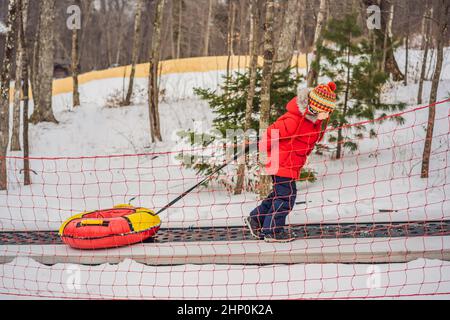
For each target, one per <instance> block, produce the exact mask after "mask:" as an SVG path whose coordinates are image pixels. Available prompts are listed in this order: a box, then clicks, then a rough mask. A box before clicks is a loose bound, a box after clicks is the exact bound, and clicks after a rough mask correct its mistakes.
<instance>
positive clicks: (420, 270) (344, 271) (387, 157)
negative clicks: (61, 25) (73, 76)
mask: <svg viewBox="0 0 450 320" xmlns="http://www.w3.org/2000/svg"><path fill="white" fill-rule="evenodd" d="M397 57H398V58H399V62H400V68H403V64H404V59H403V58H402V57H403V53H402V51H401V50H399V51H398V52H397ZM420 59H421V57H420V52H415V51H411V52H410V66H416V65H417V63H418V61H420ZM445 62H446V63H445V66H444V68H443V70H442V80H441V82H440V86H439V92H438V100H444V99H445V98H448V97H449V95H450V94H449V92H450V50H449V49H447V50H446V54H445ZM412 73H413V72H412ZM221 74H223V73H219V72H209V73H199V74H195V73H189V74H178V75H167V76H164V77H163V78H162V85H163V87H164V88H165V89H166V93H165V96H166V100H165V101H163V102H162V103H161V105H160V112H161V127H162V135H163V140H164V142H163V143H158V144H151V143H150V142H149V141H150V137H149V132H148V126H149V125H148V121H149V120H148V111H147V106H146V102H145V101H144V100H143V99H137V101H136V103H135V105H133V106H130V107H125V108H115V109H109V108H105V107H104V105H105V100H106V98H107V97H108V96H109V95H110V94H111V93H112V92H114V90H116V89H119V90H121V89H122V87H123V79H110V80H102V81H95V82H91V83H88V84H86V85H83V86H81V100H82V106H81V107H80V108H77V109H76V110H71V108H70V107H69V106H70V105H71V96H70V94H64V95H58V96H56V97H54V100H53V102H54V112H55V116H56V118H57V119H58V120H59V121H60V124H58V125H54V124H39V125H37V126H31V127H30V137H31V142H30V144H31V156H32V157H34V158H33V159H32V160H31V167H32V169H33V170H34V171H35V172H36V174H32V181H33V184H32V186H31V187H24V186H23V185H22V183H21V181H22V180H23V177H22V173H21V172H20V170H21V169H22V167H23V165H22V160H21V159H20V156H21V153H10V155H11V156H12V158H10V159H9V163H8V170H9V171H8V174H9V183H10V185H9V190H8V192H0V230H2V231H7V230H36V229H40V230H55V229H58V227H59V226H60V224H61V222H62V221H64V220H65V219H67V218H68V217H70V216H71V215H73V214H74V213H78V212H80V211H84V210H93V209H97V208H105V207H110V206H112V205H115V204H118V203H127V202H128V200H129V199H130V198H132V197H135V196H138V197H137V198H136V200H134V201H133V204H134V205H141V206H146V207H150V208H156V209H157V208H160V207H162V206H163V205H164V204H165V203H167V201H168V200H170V199H172V198H174V197H175V196H177V195H178V194H179V193H180V192H181V191H183V190H185V189H186V188H187V187H189V186H191V185H192V184H194V183H195V182H196V181H198V179H199V177H196V176H195V173H194V172H193V171H191V170H187V169H184V168H182V167H181V166H180V165H179V164H178V163H177V162H176V161H174V160H173V159H172V158H173V157H172V156H173V155H175V154H177V153H178V151H180V144H179V142H178V141H177V139H176V132H177V131H179V130H181V129H187V128H192V127H193V126H194V122H195V121H202V123H203V125H204V128H205V129H208V128H209V127H210V125H211V120H212V119H213V114H212V113H211V111H210V110H209V108H208V106H207V105H206V103H205V102H202V101H200V100H198V99H197V98H196V97H195V96H194V95H193V91H192V88H193V87H195V86H201V87H204V88H206V87H211V88H216V87H217V85H218V83H219V81H220V75H221ZM410 78H411V79H410V81H409V85H408V86H402V85H398V86H396V87H392V88H391V89H389V91H388V92H387V96H388V99H389V100H391V101H401V102H405V103H407V104H408V108H407V110H409V112H407V113H406V114H405V115H404V117H405V119H406V123H405V124H404V125H397V124H396V123H395V122H389V121H388V122H383V123H375V124H373V125H371V126H372V127H373V128H374V129H375V131H377V132H378V138H375V139H373V140H369V139H367V138H365V139H363V140H361V141H359V144H360V149H359V150H358V151H356V153H354V154H350V153H347V154H346V155H345V157H344V158H343V159H342V160H338V161H336V160H330V159H329V158H327V157H320V156H316V155H314V156H313V157H312V158H311V159H310V164H309V167H310V168H312V169H314V170H315V171H317V173H318V180H317V182H315V183H308V184H305V183H302V184H299V193H298V198H297V201H302V200H308V201H309V202H308V203H307V204H306V205H298V206H297V207H296V208H295V209H294V211H293V212H292V213H291V214H290V216H289V222H290V223H303V222H306V223H318V222H336V221H339V222H355V221H361V222H363V221H403V220H415V219H417V220H421V219H448V218H450V196H449V195H450V183H449V177H450V168H449V166H448V163H449V161H450V152H449V144H450V143H449V135H448V133H449V131H450V128H449V125H450V122H449V118H448V117H449V106H450V104H449V103H445V104H441V105H439V106H437V107H436V111H437V112H436V124H435V131H434V141H433V154H432V159H431V168H430V169H431V170H430V178H429V179H425V180H424V179H421V178H420V176H419V174H420V162H421V156H422V151H423V139H424V137H425V130H424V128H425V125H426V122H427V117H428V110H427V109H421V110H418V111H412V110H414V109H415V108H416V107H418V106H417V105H415V104H416V102H415V101H416V92H417V84H415V83H414V75H411V76H410ZM136 82H137V86H138V87H140V88H141V90H143V91H144V93H145V89H144V88H145V87H146V81H145V80H143V79H138V80H137V81H136ZM430 87H431V82H429V81H427V82H425V85H424V95H423V98H424V99H423V101H424V103H423V105H426V104H427V101H428V96H429V92H430ZM99 155H100V156H101V157H97V156H99ZM110 155H117V156H116V157H109V156H110ZM123 155H126V156H123ZM15 156H17V158H14V157H15ZM102 156H105V157H102ZM80 157H82V158H80ZM256 204H257V198H256V196H255V195H254V194H252V193H244V194H242V195H239V196H232V195H229V194H228V193H227V192H225V190H223V188H222V187H219V186H217V185H213V186H212V187H210V188H208V189H206V188H203V189H199V190H198V191H195V192H193V194H192V195H189V196H188V197H186V198H185V200H183V201H180V202H179V203H177V204H176V205H175V206H174V207H173V208H171V209H169V210H167V211H166V212H165V213H163V214H162V215H161V218H162V221H163V227H169V226H171V227H174V226H192V225H196V226H200V225H217V226H222V225H240V224H241V219H242V216H244V215H246V214H247V213H248V212H249V211H250V210H251V209H252V208H253V207H254V206H255V205H256ZM386 209H390V210H395V211H390V212H380V210H386ZM377 267H379V268H380V273H381V274H384V275H385V276H384V277H382V280H381V281H382V283H384V287H383V285H381V287H380V286H378V289H376V290H375V291H374V290H369V291H368V289H367V285H366V281H367V277H368V275H367V272H366V271H367V268H368V266H367V265H361V266H360V265H292V266H270V267H256V266H255V267H253V266H218V265H214V266H212V265H206V266H193V265H186V266H182V267H149V266H144V265H141V264H138V263H136V262H133V261H125V262H122V263H120V264H119V265H101V266H98V267H86V266H83V267H80V268H81V274H82V277H88V279H89V281H88V282H89V284H87V282H86V283H84V284H82V290H81V291H79V292H78V293H76V294H75V296H79V297H104V298H105V297H106V298H108V297H146V298H152V297H193V298H195V297H204V298H209V297H228V298H230V297H235V298H239V297H244V298H252V297H260V298H261V297H264V296H265V295H267V297H273V298H277V297H278V298H285V297H290V298H309V297H331V298H333V297H344V296H358V297H365V296H367V295H370V296H379V295H380V296H384V295H393V296H396V295H408V294H414V293H420V294H429V293H430V294H431V293H434V292H441V293H442V292H443V293H450V285H449V283H448V281H449V279H448V278H449V275H450V272H449V271H450V270H449V267H450V265H449V264H448V263H447V262H440V261H428V260H419V261H414V262H412V263H408V264H395V265H380V266H377ZM425 267H426V269H424V268H425ZM67 268H68V266H62V265H55V266H53V267H47V266H43V265H39V264H37V263H36V262H34V261H32V260H29V259H26V258H18V259H16V260H15V261H13V262H11V263H9V264H6V265H0V279H1V280H0V294H1V293H4V294H5V293H13V294H19V295H21V294H25V295H27V294H31V295H38V296H47V297H53V296H60V295H64V296H66V295H67V294H68V291H67V289H62V287H61V286H64V283H65V281H64V279H65V278H64V277H65V276H66V274H65V273H64V270H67ZM396 270H397V271H396ZM369 273H370V272H369ZM200 275H201V276H200ZM337 275H339V277H337ZM433 277H434V278H433ZM430 279H431V280H430ZM37 280H39V281H37ZM383 281H385V282H383ZM427 283H428V284H427ZM438 286H439V287H438ZM13 288H17V289H16V290H15V289H13ZM380 288H381V289H380ZM24 289H26V290H24ZM327 292H328V293H327ZM75 296H74V297H75ZM435 297H436V296H435Z"/></svg>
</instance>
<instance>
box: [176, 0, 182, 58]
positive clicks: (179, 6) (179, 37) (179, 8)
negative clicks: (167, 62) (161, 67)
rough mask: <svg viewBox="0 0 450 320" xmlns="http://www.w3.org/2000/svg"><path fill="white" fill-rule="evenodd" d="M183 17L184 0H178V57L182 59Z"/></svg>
mask: <svg viewBox="0 0 450 320" xmlns="http://www.w3.org/2000/svg"><path fill="white" fill-rule="evenodd" d="M182 17H183V0H178V31H177V59H180V53H181V51H180V50H181V23H182V21H183V20H182Z"/></svg>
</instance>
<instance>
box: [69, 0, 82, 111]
mask: <svg viewBox="0 0 450 320" xmlns="http://www.w3.org/2000/svg"><path fill="white" fill-rule="evenodd" d="M74 3H75V5H76V6H78V8H81V1H80V0H75V2H74ZM79 34H80V30H78V29H77V28H76V27H74V28H73V30H72V66H71V69H72V83H73V85H72V100H73V101H72V105H73V107H74V108H75V107H79V106H80V104H81V103H80V92H79V90H78V74H79V72H80V40H79V38H80V36H79Z"/></svg>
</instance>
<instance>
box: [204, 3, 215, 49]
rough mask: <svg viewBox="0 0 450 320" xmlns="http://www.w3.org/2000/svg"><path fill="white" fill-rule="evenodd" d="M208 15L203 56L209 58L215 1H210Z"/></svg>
mask: <svg viewBox="0 0 450 320" xmlns="http://www.w3.org/2000/svg"><path fill="white" fill-rule="evenodd" d="M208 1H209V4H208V14H207V16H206V25H205V38H204V44H203V56H205V57H206V56H208V53H209V36H210V30H211V15H212V8H213V0H208Z"/></svg>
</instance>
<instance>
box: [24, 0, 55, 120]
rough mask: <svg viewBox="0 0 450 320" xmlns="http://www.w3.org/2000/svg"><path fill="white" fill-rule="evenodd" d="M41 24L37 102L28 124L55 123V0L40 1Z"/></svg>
mask: <svg viewBox="0 0 450 320" xmlns="http://www.w3.org/2000/svg"><path fill="white" fill-rule="evenodd" d="M41 5H42V8H41V18H40V20H41V23H40V31H39V57H38V59H39V63H38V72H37V74H38V76H39V81H36V82H37V86H38V94H39V96H38V97H35V101H36V100H37V101H38V104H37V106H36V108H35V109H34V112H33V114H32V115H31V118H30V122H32V123H38V122H53V123H58V121H56V119H55V116H54V115H53V110H52V88H53V54H54V45H53V38H54V33H53V27H54V23H53V22H54V18H55V0H42V2H41Z"/></svg>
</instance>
